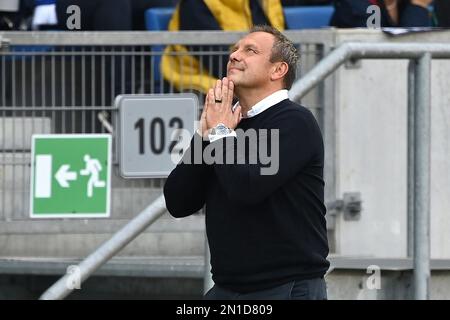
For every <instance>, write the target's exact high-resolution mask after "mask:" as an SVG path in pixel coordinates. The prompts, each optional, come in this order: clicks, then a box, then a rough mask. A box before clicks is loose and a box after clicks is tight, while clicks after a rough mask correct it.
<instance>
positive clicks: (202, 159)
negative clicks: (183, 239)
mask: <svg viewBox="0 0 450 320" xmlns="http://www.w3.org/2000/svg"><path fill="white" fill-rule="evenodd" d="M298 58H299V54H298V51H297V49H296V48H295V46H294V44H293V43H292V42H291V41H290V40H289V39H288V38H286V36H284V35H283V34H282V33H281V32H279V31H278V30H276V29H274V28H272V27H270V26H267V25H266V26H257V27H255V28H253V29H252V30H251V31H250V33H249V34H247V35H246V36H244V37H243V38H241V39H240V40H239V41H238V42H237V43H236V44H235V45H234V46H233V47H232V49H231V53H230V54H229V62H228V67H227V77H225V78H223V79H222V80H218V81H217V82H216V84H215V85H214V86H213V87H212V88H210V89H209V91H208V94H207V98H206V101H205V106H204V109H203V113H202V116H201V120H200V128H199V130H198V131H197V132H196V133H195V134H194V137H193V138H192V140H191V145H190V148H189V149H188V150H187V151H186V152H185V154H184V156H183V160H182V161H180V163H179V164H178V165H177V166H176V168H175V169H174V170H173V171H172V172H171V173H170V175H169V177H168V178H167V181H166V183H165V185H164V196H165V199H166V206H167V209H168V211H169V212H170V214H172V215H173V216H174V217H176V218H182V217H186V216H189V215H192V214H194V213H196V212H197V211H199V210H200V209H202V207H203V206H204V205H205V208H206V211H205V212H206V216H205V217H206V218H205V221H206V233H207V238H208V243H209V247H210V252H211V273H212V279H213V280H214V283H215V284H214V286H213V288H212V289H211V290H209V291H208V293H207V294H206V295H205V299H212V300H233V299H238V300H241V299H242V300H249V299H255V300H256V299H257V300H260V299H278V300H279V299H283V300H285V299H286V300H287V299H289V300H291V299H301V300H325V299H327V292H326V283H325V279H324V275H325V273H326V271H327V270H328V268H329V265H330V264H329V261H328V260H327V256H328V252H329V249H328V240H327V230H326V220H325V214H326V207H325V205H324V180H323V167H324V146H323V139H322V135H321V132H320V128H319V125H318V124H317V121H316V119H315V118H314V116H313V115H312V113H311V112H310V111H309V110H308V109H307V108H305V107H303V106H301V105H299V104H297V103H295V102H293V101H291V100H289V97H288V90H289V89H290V88H291V86H292V84H293V82H294V81H295V77H296V67H297V62H298ZM234 95H236V97H237V98H238V99H239V101H238V102H237V103H235V104H234V103H233V102H232V101H233V96H234ZM274 133H275V134H277V133H278V134H277V137H275V136H274ZM249 135H253V136H254V137H255V139H256V140H253V138H250V141H248V140H247V138H248V137H249ZM244 141H245V142H244ZM241 146H242V148H241ZM257 146H259V147H257ZM263 148H266V150H267V151H268V150H270V151H269V152H270V154H271V156H273V159H272V160H274V159H275V158H276V159H278V160H275V161H276V162H277V164H276V166H275V168H274V167H272V168H271V170H270V171H271V172H264V169H268V166H267V164H268V162H266V161H263V160H262V157H261V154H259V156H257V155H256V152H261V149H263ZM207 149H209V150H210V151H209V152H211V151H212V150H214V152H215V154H214V161H212V162H211V161H210V160H207V158H210V157H208V154H209V152H208V151H207ZM257 149H258V151H257ZM205 153H206V154H205ZM224 159H226V160H225V161H224ZM230 159H231V161H230ZM252 159H254V160H252ZM263 162H265V163H266V164H263ZM273 164H274V163H273V162H272V163H271V166H272V165H273ZM272 169H274V170H272Z"/></svg>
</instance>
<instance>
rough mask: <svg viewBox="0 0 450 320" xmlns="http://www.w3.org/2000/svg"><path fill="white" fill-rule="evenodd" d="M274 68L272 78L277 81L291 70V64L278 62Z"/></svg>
mask: <svg viewBox="0 0 450 320" xmlns="http://www.w3.org/2000/svg"><path fill="white" fill-rule="evenodd" d="M272 70H273V71H272V74H271V75H270V80H272V81H276V80H279V79H282V78H283V77H284V76H285V75H286V73H287V72H288V70H289V66H288V64H287V63H286V62H277V63H276V64H275V66H274V68H273V69H272Z"/></svg>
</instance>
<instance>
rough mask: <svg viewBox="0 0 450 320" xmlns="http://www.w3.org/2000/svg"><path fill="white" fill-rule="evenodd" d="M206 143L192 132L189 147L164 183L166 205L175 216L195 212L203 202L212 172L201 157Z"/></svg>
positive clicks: (179, 216)
mask: <svg viewBox="0 0 450 320" xmlns="http://www.w3.org/2000/svg"><path fill="white" fill-rule="evenodd" d="M207 144H208V142H206V141H203V139H202V137H201V136H200V135H198V134H197V133H196V134H194V136H193V138H192V140H191V144H190V146H189V148H188V149H187V150H186V152H185V153H184V155H183V158H182V159H181V161H180V162H179V163H178V165H177V166H176V167H175V169H173V170H172V172H171V173H170V175H169V177H168V178H167V180H166V183H165V184H164V197H165V200H166V207H167V210H168V211H169V213H170V214H171V215H172V216H174V217H175V218H182V217H186V216H189V215H191V214H193V213H196V212H197V211H199V210H200V209H201V208H202V207H203V205H204V204H205V199H206V188H207V185H208V181H209V178H210V176H211V173H212V168H211V167H210V166H208V165H206V164H205V163H204V162H203V159H202V152H203V149H204V148H205V146H206V145H207Z"/></svg>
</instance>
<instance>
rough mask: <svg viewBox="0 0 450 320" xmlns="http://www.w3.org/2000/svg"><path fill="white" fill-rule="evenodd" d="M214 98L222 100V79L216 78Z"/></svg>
mask: <svg viewBox="0 0 450 320" xmlns="http://www.w3.org/2000/svg"><path fill="white" fill-rule="evenodd" d="M214 99H215V100H222V81H221V80H217V82H216V86H215V88H214Z"/></svg>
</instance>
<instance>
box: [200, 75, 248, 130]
mask: <svg viewBox="0 0 450 320" xmlns="http://www.w3.org/2000/svg"><path fill="white" fill-rule="evenodd" d="M233 95H234V84H233V81H230V80H228V78H226V77H225V78H223V79H222V80H217V82H216V85H215V86H214V88H211V89H209V91H208V93H207V95H206V98H205V105H204V107H203V113H202V115H201V118H200V127H201V132H202V135H203V136H207V135H208V132H209V129H211V128H213V127H215V126H217V125H218V124H219V123H223V124H224V125H225V126H227V127H228V128H230V129H235V128H236V127H237V125H238V124H239V122H240V121H241V117H242V115H241V107H240V106H237V107H236V109H235V110H234V111H233V107H232V105H231V104H232V103H233Z"/></svg>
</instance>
